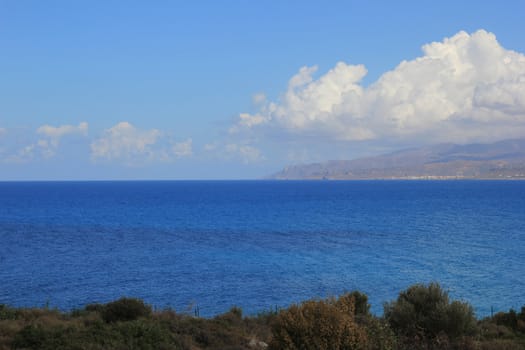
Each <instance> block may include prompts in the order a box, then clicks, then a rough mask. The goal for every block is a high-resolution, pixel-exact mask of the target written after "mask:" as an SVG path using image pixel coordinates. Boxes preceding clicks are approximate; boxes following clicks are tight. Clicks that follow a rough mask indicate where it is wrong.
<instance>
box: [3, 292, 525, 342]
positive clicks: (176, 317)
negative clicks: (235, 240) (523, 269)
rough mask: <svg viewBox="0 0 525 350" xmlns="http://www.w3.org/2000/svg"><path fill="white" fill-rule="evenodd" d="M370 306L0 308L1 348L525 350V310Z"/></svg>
mask: <svg viewBox="0 0 525 350" xmlns="http://www.w3.org/2000/svg"><path fill="white" fill-rule="evenodd" d="M369 308H370V306H369V305H368V298H367V296H366V295H365V294H362V293H359V292H352V293H347V294H344V295H342V296H341V297H339V298H337V299H336V298H328V299H323V300H309V301H305V302H303V303H301V304H298V305H292V306H290V307H289V308H286V309H281V310H278V309H275V310H269V311H266V312H263V313H260V314H258V315H255V316H249V317H245V316H243V312H242V310H241V309H240V308H239V307H233V308H231V309H230V310H229V311H228V312H226V313H224V314H222V315H218V316H216V317H213V318H200V317H191V316H188V315H186V314H177V313H176V312H175V311H173V310H169V309H168V310H162V311H155V312H152V311H151V308H150V307H149V306H147V305H145V304H144V303H143V302H142V301H141V300H139V299H130V298H122V299H119V300H116V301H114V302H111V303H108V304H92V305H88V306H86V307H85V308H84V309H80V310H74V311H72V312H70V313H63V312H60V311H58V310H52V309H49V308H47V307H44V308H13V307H9V306H7V305H0V350H7V349H39V350H40V349H42V350H48V349H49V350H50V349H79V350H80V349H86V350H99V349H100V350H102V349H104V350H106V349H107V350H117V349H160V350H167V349H177V350H178V349H181V350H190V349H191V350H200V349H230V350H233V349H236V350H248V349H252V350H257V349H265V348H267V347H270V348H273V349H366V350H409V349H439V350H444V349H445V350H446V349H454V350H456V349H457V350H459V349H461V350H471V349H472V350H474V349H475V350H504V349H505V350H518V349H525V332H524V328H523V327H522V325H523V322H525V306H524V307H523V308H522V309H521V312H517V311H514V310H512V309H511V310H509V311H508V312H500V313H497V314H495V315H494V317H488V318H485V319H483V320H480V321H479V322H478V323H477V326H476V325H472V321H473V317H472V309H471V307H470V306H469V305H468V304H465V303H460V302H456V301H452V302H450V301H449V300H448V295H447V293H445V292H444V291H442V290H441V288H440V287H439V286H438V285H435V284H432V285H429V286H424V285H416V286H412V287H410V288H408V289H407V290H406V291H403V292H401V293H400V295H399V298H398V299H397V300H396V301H393V302H391V303H390V304H387V308H386V311H388V312H387V313H385V317H377V316H374V315H372V314H370V312H369ZM396 322H397V323H396ZM472 329H475V330H476V332H475V333H473V332H472ZM411 332H413V333H411ZM268 344H270V346H268Z"/></svg>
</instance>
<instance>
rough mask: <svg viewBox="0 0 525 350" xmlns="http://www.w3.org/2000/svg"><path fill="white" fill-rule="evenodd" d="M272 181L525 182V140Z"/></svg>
mask: <svg viewBox="0 0 525 350" xmlns="http://www.w3.org/2000/svg"><path fill="white" fill-rule="evenodd" d="M269 178H271V179H290V180H291V179H334V180H346V179H348V180H353V179H355V180H358V179H525V139H512V140H504V141H499V142H495V143H491V144H467V145H457V144H451V143H446V144H438V145H432V146H427V147H422V148H413V149H405V150H401V151H398V152H394V153H390V154H385V155H380V156H375V157H367V158H359V159H354V160H331V161H327V162H322V163H313V164H305V165H294V166H289V167H286V168H285V169H283V170H281V171H279V172H278V173H275V174H273V175H271V176H269Z"/></svg>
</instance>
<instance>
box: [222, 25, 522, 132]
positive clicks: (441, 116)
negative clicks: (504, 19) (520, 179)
mask: <svg viewBox="0 0 525 350" xmlns="http://www.w3.org/2000/svg"><path fill="white" fill-rule="evenodd" d="M422 51H423V55H422V56H421V57H418V58H416V59H413V60H410V61H403V62H401V63H400V64H399V65H398V66H397V67H396V68H395V69H393V70H392V71H389V72H386V73H384V74H383V75H382V76H381V77H380V78H379V79H378V80H377V81H376V82H374V83H373V84H371V85H369V86H363V85H362V84H361V80H362V79H363V77H364V76H365V75H366V74H367V70H366V68H365V66H363V65H351V64H347V63H344V62H339V63H337V64H336V66H335V67H334V68H332V69H331V70H329V71H328V72H327V73H325V74H323V75H321V76H320V77H318V78H314V74H315V73H316V71H317V69H318V68H317V67H315V66H314V67H303V68H301V69H300V70H299V72H298V73H297V74H296V75H295V76H293V77H292V78H291V79H290V81H289V83H288V88H287V90H286V92H285V93H284V94H283V95H282V96H281V98H280V99H279V100H278V101H275V102H271V101H266V102H264V103H263V104H262V106H261V107H260V108H259V111H258V112H257V113H253V114H249V113H241V114H240V115H239V119H238V121H237V123H236V124H235V125H233V126H232V127H231V128H230V132H231V133H241V132H244V131H246V130H253V131H257V130H263V129H264V130H267V129H270V130H275V129H278V130H279V131H280V132H282V131H284V132H286V133H289V134H294V135H303V134H307V135H312V134H314V135H317V136H324V137H325V138H326V139H332V140H348V141H363V140H391V141H395V140H404V141H414V142H415V141H417V142H445V141H452V142H466V141H493V140H496V139H501V138H510V137H522V136H525V56H524V55H523V54H521V53H517V52H514V51H511V50H507V49H505V48H503V47H502V46H501V45H500V44H499V43H498V41H497V40H496V37H495V35H494V34H492V33H488V32H486V31H484V30H479V31H477V32H475V33H472V34H468V33H466V32H459V33H457V34H456V35H454V36H452V37H450V38H445V39H444V40H443V41H441V42H433V43H430V44H427V45H424V46H423V47H422Z"/></svg>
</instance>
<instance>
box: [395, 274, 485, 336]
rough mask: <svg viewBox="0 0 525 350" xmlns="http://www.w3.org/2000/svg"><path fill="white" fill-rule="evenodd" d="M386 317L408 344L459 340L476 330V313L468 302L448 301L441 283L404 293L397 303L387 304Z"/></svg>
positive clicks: (410, 289) (408, 290)
mask: <svg viewBox="0 0 525 350" xmlns="http://www.w3.org/2000/svg"><path fill="white" fill-rule="evenodd" d="M385 318H386V319H387V320H388V322H389V323H390V326H391V327H392V329H393V330H394V331H395V332H396V333H397V334H398V335H400V336H402V337H403V338H404V340H405V342H411V343H414V342H421V343H427V344H428V343H434V342H435V341H440V342H444V341H446V339H445V337H444V336H446V337H447V338H449V339H458V338H459V337H461V336H466V335H471V334H473V333H474V332H475V329H476V319H475V318H474V311H473V309H472V307H471V306H470V305H469V304H467V303H462V302H459V301H454V302H452V303H450V302H449V298H448V293H447V292H446V291H444V290H442V289H441V287H440V286H439V284H437V283H431V284H429V285H428V286H426V285H422V284H417V285H414V286H411V287H409V288H408V289H407V290H405V291H403V292H401V293H400V294H399V297H398V298H397V300H396V301H393V302H390V303H387V304H385Z"/></svg>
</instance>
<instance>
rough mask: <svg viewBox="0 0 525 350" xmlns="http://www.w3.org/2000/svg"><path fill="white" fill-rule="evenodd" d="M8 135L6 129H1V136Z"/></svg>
mask: <svg viewBox="0 0 525 350" xmlns="http://www.w3.org/2000/svg"><path fill="white" fill-rule="evenodd" d="M5 134H7V130H6V129H5V128H0V136H2V135H5Z"/></svg>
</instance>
